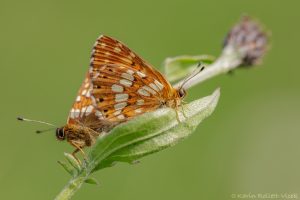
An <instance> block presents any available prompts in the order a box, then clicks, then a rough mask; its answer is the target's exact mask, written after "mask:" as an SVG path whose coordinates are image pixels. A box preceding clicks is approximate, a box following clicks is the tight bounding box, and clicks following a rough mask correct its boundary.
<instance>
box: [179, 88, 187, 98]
mask: <svg viewBox="0 0 300 200" xmlns="http://www.w3.org/2000/svg"><path fill="white" fill-rule="evenodd" d="M178 93H179V97H180V98H183V97H185V95H186V91H185V90H184V89H183V88H180V89H179V91H178Z"/></svg>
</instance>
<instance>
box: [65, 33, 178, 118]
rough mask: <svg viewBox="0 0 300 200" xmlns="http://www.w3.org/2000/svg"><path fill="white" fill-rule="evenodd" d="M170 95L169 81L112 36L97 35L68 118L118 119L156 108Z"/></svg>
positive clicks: (173, 90) (171, 89)
mask: <svg viewBox="0 0 300 200" xmlns="http://www.w3.org/2000/svg"><path fill="white" fill-rule="evenodd" d="M174 95H175V89H173V88H172V86H171V85H170V84H169V82H168V81H167V80H166V79H165V78H164V77H163V76H162V75H161V74H160V73H159V72H158V71H156V70H155V69H154V68H153V67H151V66H150V65H149V64H147V63H146V62H145V61H144V60H143V59H141V58H140V57H139V56H138V55H137V54H135V53H134V52H133V51H131V50H130V49H129V48H128V47H126V46H125V45H124V44H122V43H121V42H119V41H117V40H115V39H112V38H110V37H107V36H100V37H99V38H98V39H97V41H96V43H95V45H94V48H93V51H92V55H91V63H90V69H89V72H88V75H87V77H86V79H85V81H84V83H83V85H82V86H81V88H80V90H79V93H78V96H77V99H76V102H75V103H74V105H73V108H72V110H71V113H70V116H69V122H75V121H80V122H82V121H83V118H86V117H88V118H91V117H94V118H95V119H96V120H98V121H106V122H111V123H119V122H122V121H126V120H128V119H131V118H133V117H135V116H137V115H140V114H142V113H145V112H148V111H152V110H155V109H157V108H158V107H160V106H161V105H162V104H164V102H166V101H167V100H168V99H170V98H174ZM83 108H84V109H83ZM72 111H80V112H79V113H78V114H77V113H76V112H75V113H76V114H72Z"/></svg>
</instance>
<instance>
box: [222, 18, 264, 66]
mask: <svg viewBox="0 0 300 200" xmlns="http://www.w3.org/2000/svg"><path fill="white" fill-rule="evenodd" d="M267 47H268V38H267V34H266V32H264V31H263V29H262V27H261V26H260V25H259V24H258V23H257V22H256V21H254V20H252V19H251V18H250V17H248V16H244V17H243V18H242V19H241V21H240V22H239V23H238V24H236V25H235V26H234V27H233V28H232V29H231V30H230V31H229V33H228V34H227V36H226V38H225V41H224V46H223V49H224V50H225V49H226V48H229V49H234V50H235V51H237V53H239V54H240V55H241V57H242V62H241V65H242V66H251V65H255V64H258V63H259V62H260V60H261V58H262V57H263V55H264V54H265V52H266V50H267Z"/></svg>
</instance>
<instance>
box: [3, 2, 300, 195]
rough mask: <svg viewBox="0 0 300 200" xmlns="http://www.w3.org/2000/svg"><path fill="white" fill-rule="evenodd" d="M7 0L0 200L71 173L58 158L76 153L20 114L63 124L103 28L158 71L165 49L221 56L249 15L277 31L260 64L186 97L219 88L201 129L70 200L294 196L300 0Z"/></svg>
mask: <svg viewBox="0 0 300 200" xmlns="http://www.w3.org/2000/svg"><path fill="white" fill-rule="evenodd" d="M281 2H282V1H271V0H269V1H267V0H265V1H261V0H255V1H239V0H232V1H212V0H210V1H208V0H206V1H196V0H194V1H192V0H186V1H156V0H153V1H138V0H136V1H84V3H83V2H82V1H81V3H78V2H75V1H37V0H36V1H34V0H29V1H7V0H2V1H1V6H0V27H1V33H0V36H1V37H0V44H1V45H0V53H1V59H0V70H1V72H0V74H1V79H0V81H1V84H0V87H1V91H2V92H3V93H2V95H1V104H0V105H1V113H2V114H1V145H0V153H1V165H0V198H1V199H53V198H54V197H55V195H56V194H57V193H58V192H59V191H60V190H61V189H62V187H63V186H64V185H65V184H66V182H67V181H68V179H69V178H70V177H69V175H68V174H67V173H66V172H65V171H64V170H63V169H62V168H61V167H60V166H59V165H58V164H57V163H56V161H57V160H61V159H63V152H70V151H71V150H72V148H71V147H70V146H69V145H68V144H67V143H59V142H58V141H56V139H55V137H54V133H53V132H51V133H45V134H44V135H36V134H35V133H34V130H36V129H41V128H45V127H44V126H39V125H32V124H25V123H20V122H17V121H16V120H15V118H16V116H18V115H24V116H26V117H29V118H35V119H40V120H45V121H49V122H53V123H55V124H58V125H63V124H64V123H65V121H66V118H67V115H68V112H69V109H70V106H71V104H72V102H73V100H74V99H75V96H76V93H77V90H78V88H79V86H80V84H81V81H82V80H83V77H84V74H85V72H86V71H87V69H88V64H89V56H90V50H91V47H92V45H93V43H94V41H95V39H96V38H97V37H98V35H99V34H107V35H110V36H113V37H115V38H118V39H120V40H121V41H123V42H124V43H125V44H127V45H128V46H129V47H130V48H132V49H133V50H134V51H136V52H137V53H138V54H140V55H141V56H142V57H143V58H145V59H146V60H148V61H149V62H150V63H152V64H153V65H154V66H157V67H158V68H159V67H160V66H161V63H162V61H163V60H164V58H166V57H167V56H176V55H182V54H192V55H194V54H203V53H206V54H212V55H218V54H219V53H220V46H221V43H222V40H223V38H224V35H225V33H226V32H227V31H228V30H229V28H230V27H231V26H232V25H233V24H234V23H235V22H236V21H237V20H238V19H239V17H240V16H241V14H243V13H248V14H250V15H252V16H254V17H256V18H258V19H259V20H260V21H261V22H263V23H264V24H265V25H266V27H267V28H268V29H269V30H270V31H271V32H272V48H271V50H270V51H269V52H268V54H267V56H266V57H265V59H264V62H263V64H262V65H261V66H259V67H257V68H255V69H253V70H252V69H251V70H238V71H236V73H234V75H233V76H225V75H224V76H220V77H217V78H214V79H212V80H210V81H208V82H205V83H204V84H201V85H199V86H197V87H195V88H193V89H192V90H191V91H189V96H188V101H190V100H193V99H196V98H199V97H201V96H205V95H208V94H210V93H211V92H212V91H213V90H214V89H215V88H216V87H219V86H220V87H221V92H222V94H221V99H220V103H219V105H218V107H217V109H216V111H215V112H214V113H213V115H212V116H211V117H210V118H208V119H206V120H205V121H204V123H203V124H201V126H200V127H198V129H197V131H196V132H195V133H194V134H193V135H192V136H191V137H189V138H188V139H187V140H185V141H183V142H181V143H179V144H178V145H177V146H175V147H173V148H170V149H167V150H164V151H162V152H160V153H158V154H154V155H151V156H149V157H146V158H144V159H142V160H141V163H140V164H138V165H133V166H131V165H128V164H122V163H120V164H117V165H116V166H115V167H113V168H108V169H105V170H103V171H100V172H98V173H97V174H96V178H97V179H98V180H101V187H97V186H91V185H84V186H83V188H82V189H81V190H80V191H79V192H78V193H77V194H76V195H75V196H74V199H110V200H113V199H124V200H125V199H130V200H135V199H145V200H147V199H173V200H175V199H216V200H220V199H231V194H249V193H252V194H256V193H277V194H281V193H289V194H291V193H299V195H300V173H299V169H300V145H299V140H300V125H299V122H300V106H299V102H300V91H299V89H300V87H299V85H300V79H299V73H300V67H299V64H298V63H299V62H298V58H299V57H298V56H299V55H298V54H299V53H298V52H299V44H300V43H299V35H300V27H299V25H298V23H299V20H300V13H299V6H300V3H299V1H292V0H291V1H287V2H285V3H281Z"/></svg>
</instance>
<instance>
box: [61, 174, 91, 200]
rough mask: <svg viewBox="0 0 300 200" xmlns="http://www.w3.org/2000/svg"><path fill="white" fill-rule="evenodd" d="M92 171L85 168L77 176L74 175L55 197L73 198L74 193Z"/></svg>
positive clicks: (62, 198)
mask: <svg viewBox="0 0 300 200" xmlns="http://www.w3.org/2000/svg"><path fill="white" fill-rule="evenodd" d="M89 174H90V173H87V171H86V170H85V169H83V170H82V171H81V172H80V173H78V174H77V176H75V177H73V178H72V179H71V180H70V181H69V183H68V184H67V185H66V186H65V187H64V188H63V189H62V191H61V192H60V193H59V194H58V195H57V196H56V197H55V200H66V199H71V197H72V196H73V195H74V193H75V192H76V191H77V190H78V189H79V188H80V187H81V185H82V184H83V183H84V181H85V180H86V179H87V178H88V176H89Z"/></svg>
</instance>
